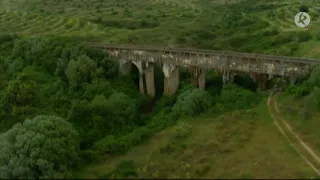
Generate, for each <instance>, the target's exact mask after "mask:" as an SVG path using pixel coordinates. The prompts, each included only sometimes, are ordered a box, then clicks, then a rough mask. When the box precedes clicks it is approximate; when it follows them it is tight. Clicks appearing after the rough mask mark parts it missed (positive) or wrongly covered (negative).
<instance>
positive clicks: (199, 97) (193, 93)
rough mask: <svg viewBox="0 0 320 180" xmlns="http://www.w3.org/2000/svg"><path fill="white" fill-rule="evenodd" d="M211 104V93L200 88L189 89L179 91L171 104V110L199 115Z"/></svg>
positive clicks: (188, 114)
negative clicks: (175, 99) (174, 101)
mask: <svg viewBox="0 0 320 180" xmlns="http://www.w3.org/2000/svg"><path fill="white" fill-rule="evenodd" d="M212 104H213V98H212V97H211V95H210V94H209V93H208V92H206V91H204V90H200V89H191V90H188V91H185V92H183V93H181V94H180V95H179V97H178V99H177V102H176V104H175V105H174V106H173V111H175V112H177V113H179V114H181V115H187V116H195V115H199V114H200V113H202V112H205V111H206V110H208V109H209V108H210V107H211V106H212Z"/></svg>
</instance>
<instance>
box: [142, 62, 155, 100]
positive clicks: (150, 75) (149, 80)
mask: <svg viewBox="0 0 320 180" xmlns="http://www.w3.org/2000/svg"><path fill="white" fill-rule="evenodd" d="M144 76H145V80H146V81H145V83H146V90H147V94H148V95H150V96H151V97H154V96H155V95H156V88H155V84H154V83H155V82H154V64H152V63H146V68H145V75H144Z"/></svg>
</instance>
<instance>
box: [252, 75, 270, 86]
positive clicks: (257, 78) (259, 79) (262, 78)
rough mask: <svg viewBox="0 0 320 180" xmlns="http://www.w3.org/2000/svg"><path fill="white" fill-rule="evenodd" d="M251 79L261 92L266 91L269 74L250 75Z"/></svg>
mask: <svg viewBox="0 0 320 180" xmlns="http://www.w3.org/2000/svg"><path fill="white" fill-rule="evenodd" d="M250 77H251V78H252V79H253V81H254V82H255V83H256V84H257V86H258V89H259V90H265V89H266V85H267V81H268V79H269V76H268V74H259V73H250Z"/></svg>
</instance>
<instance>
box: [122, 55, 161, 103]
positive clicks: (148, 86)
mask: <svg viewBox="0 0 320 180" xmlns="http://www.w3.org/2000/svg"><path fill="white" fill-rule="evenodd" d="M132 65H135V66H136V67H137V68H138V70H139V91H140V93H142V94H148V95H150V96H151V97H154V96H155V94H156V90H155V84H154V83H155V81H154V64H153V63H148V62H146V63H145V62H142V61H126V60H123V61H120V73H121V74H122V75H127V74H129V73H130V71H131V69H132Z"/></svg>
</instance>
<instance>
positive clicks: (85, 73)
mask: <svg viewBox="0 0 320 180" xmlns="http://www.w3.org/2000/svg"><path fill="white" fill-rule="evenodd" d="M96 68H97V63H95V62H94V61H93V60H92V59H90V58H89V57H88V56H86V55H82V56H80V57H79V58H78V60H77V61H75V60H71V61H70V62H69V64H68V68H67V69H66V75H67V78H68V81H69V84H70V85H71V86H72V87H79V85H81V83H84V82H87V83H91V82H92V80H93V79H95V78H96V75H97V74H96V71H97V69H96Z"/></svg>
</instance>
